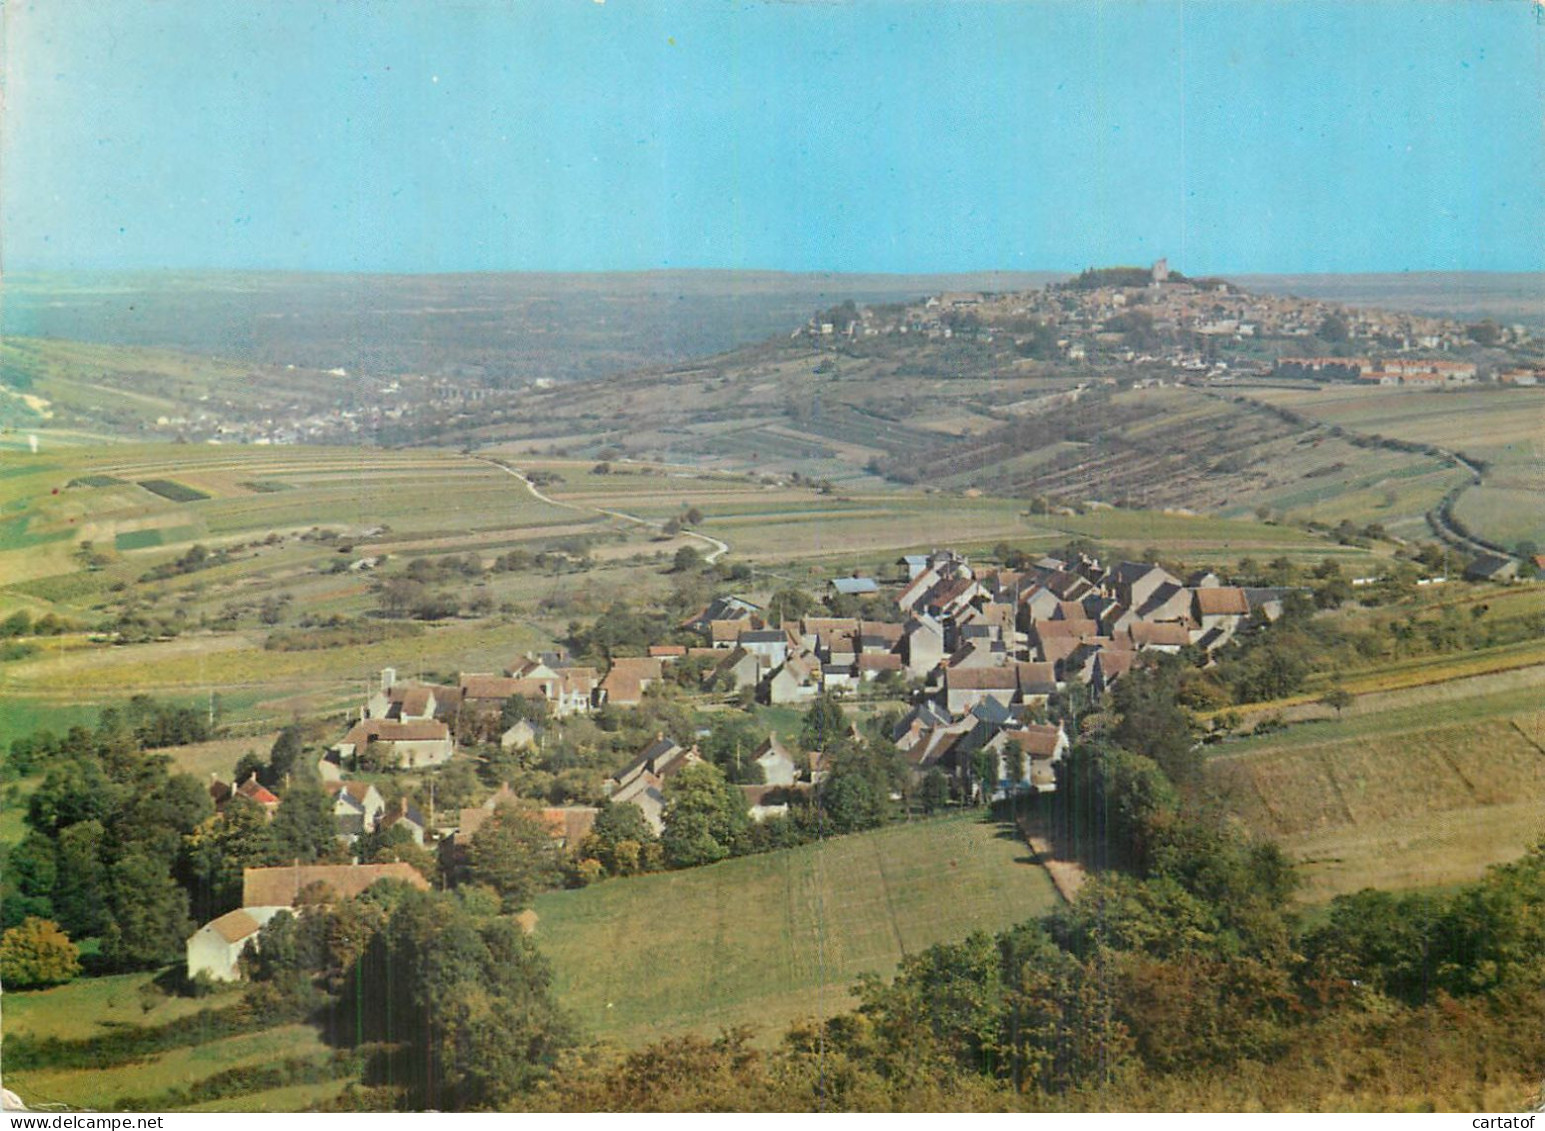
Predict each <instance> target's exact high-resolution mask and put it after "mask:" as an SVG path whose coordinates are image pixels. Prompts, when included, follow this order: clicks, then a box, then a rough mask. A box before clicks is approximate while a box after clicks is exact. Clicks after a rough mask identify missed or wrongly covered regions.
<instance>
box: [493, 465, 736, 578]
mask: <svg viewBox="0 0 1545 1131" xmlns="http://www.w3.org/2000/svg"><path fill="white" fill-rule="evenodd" d="M472 458H473V459H475V460H478V461H479V462H481V463H486V464H488V465H489V466H490V467H497V468H498V469H499V470H500V471H502V472H504V473H505V474H507V475H513V476H514V477H515V478H516V479H519V480H520V481H521V482H522V483H524V484H525V485H526V490H528V491H530V492H531V496H532V498H535V499H539V500H541V501H542V502H544V503H546V504H547V505H548V506H553V507H562V508H564V509H565V510H571V511H594V512H595V513H596V514H604V515H607V516H608V517H611V518H620V519H622V520H624V521H625V522H636V523H638V525H640V526H647V527H649V528H650V529H652V530H659V529H661V528H662V527H663V526H664V525H665V524H664V523H663V522H654V521H652V520H651V519H647V518H640V517H639V516H638V515H636V514H628V513H627V512H626V511H614V510H608V509H607V508H606V507H588V506H584V505H582V504H580V503H566V502H564V501H563V500H562V499H555V498H553V497H552V496H551V495H548V494H546V493H544V492H543V491H542V489H541V488H539V487H538V486H537V485H536V484H535V483H533V482H531V480H530V479H528V478H526V476H525V475H524V474H523V473H522V472H521V471H519V470H518V469H516V468H513V467H511V466H510V465H509V464H505V463H500V462H499V461H498V460H496V459H489V458H488V457H486V456H473V457H472ZM681 534H682V537H684V538H694V539H696V540H697V541H699V542H702V543H703V544H704V545H706V546H710V547H712V552H711V553H709V554H707V555H705V556H704V558H703V560H704V561H705V562H707V563H708V564H709V565H713V564H714V563H715V562H717V561H718V560H719V559H720V558H722V557H723V556H724V555H725V554H727V553H729V552H730V544H729V543H728V542H722V541H720V540H719V539H718V538H710V537H709V536H708V535H707V534H699V533H698V532H697V531H695V530H683V531H682V532H681Z"/></svg>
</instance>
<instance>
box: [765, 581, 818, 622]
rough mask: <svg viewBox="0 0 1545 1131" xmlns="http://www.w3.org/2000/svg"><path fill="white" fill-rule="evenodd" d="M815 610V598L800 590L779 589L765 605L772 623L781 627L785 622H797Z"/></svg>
mask: <svg viewBox="0 0 1545 1131" xmlns="http://www.w3.org/2000/svg"><path fill="white" fill-rule="evenodd" d="M814 608H815V598H814V597H812V596H810V594H808V593H806V592H805V591H804V590H802V589H780V590H778V591H777V592H776V593H774V594H773V595H772V600H770V601H769V602H768V603H767V609H768V612H770V613H771V614H772V618H773V623H774V624H776V625H780V626H781V625H782V624H783V622H784V621H787V620H799V619H800V618H801V617H804V616H808V615H809V613H810V610H812V609H814Z"/></svg>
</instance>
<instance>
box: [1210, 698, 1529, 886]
mask: <svg viewBox="0 0 1545 1131" xmlns="http://www.w3.org/2000/svg"><path fill="white" fill-rule="evenodd" d="M1490 699H1491V701H1488V697H1486V696H1482V697H1478V698H1476V699H1473V700H1470V701H1468V702H1446V703H1434V704H1433V706H1432V707H1429V708H1422V707H1420V706H1411V705H1405V706H1404V708H1403V709H1401V710H1398V711H1397V710H1391V711H1389V712H1388V713H1387V714H1384V715H1382V716H1381V715H1372V716H1366V717H1363V718H1354V719H1352V720H1350V721H1348V722H1347V723H1344V724H1333V725H1331V726H1330V728H1329V733H1328V735H1327V737H1326V738H1325V739H1324V740H1323V741H1313V740H1312V739H1310V738H1309V736H1310V735H1312V734H1314V733H1316V732H1313V731H1301V732H1300V733H1298V734H1293V733H1292V732H1289V734H1287V735H1284V736H1281V737H1280V738H1278V737H1277V736H1273V737H1272V738H1269V739H1258V740H1255V741H1254V742H1251V743H1249V744H1247V751H1246V752H1244V753H1238V754H1228V753H1226V754H1223V755H1220V756H1219V757H1216V758H1215V759H1213V761H1212V762H1211V763H1210V765H1209V772H1210V774H1211V776H1212V779H1213V781H1214V783H1215V784H1216V785H1217V786H1218V787H1219V788H1220V789H1221V790H1222V791H1223V792H1224V794H1225V796H1226V797H1227V799H1228V804H1229V807H1230V809H1231V810H1232V811H1233V812H1236V813H1238V814H1239V815H1240V817H1241V818H1242V819H1244V820H1245V822H1246V823H1247V824H1249V825H1250V826H1251V827H1252V828H1255V829H1256V830H1258V831H1259V832H1261V833H1263V834H1265V835H1267V836H1270V837H1272V838H1273V839H1275V840H1277V841H1278V842H1279V843H1280V844H1281V845H1282V846H1283V847H1284V848H1285V849H1286V850H1287V851H1288V853H1289V854H1290V855H1291V856H1292V857H1294V858H1295V859H1297V860H1299V861H1300V863H1301V865H1302V867H1301V869H1300V871H1301V874H1302V876H1303V878H1304V880H1305V884H1306V890H1305V896H1306V898H1309V899H1310V900H1323V899H1328V898H1329V897H1330V896H1332V895H1336V894H1339V893H1342V892H1348V891H1355V890H1358V889H1360V888H1362V887H1367V886H1377V887H1425V886H1433V885H1440V884H1449V883H1454V882H1458V881H1460V880H1471V879H1475V878H1477V877H1478V876H1479V875H1480V874H1481V872H1483V871H1484V870H1485V868H1486V867H1487V866H1489V865H1491V864H1496V863H1500V862H1502V861H1506V860H1510V859H1513V858H1515V857H1517V856H1518V855H1519V854H1520V853H1521V852H1522V851H1523V849H1524V848H1525V847H1526V846H1527V845H1529V844H1530V843H1532V842H1533V841H1534V840H1535V839H1537V838H1538V837H1539V836H1541V835H1542V834H1545V747H1542V746H1541V745H1540V743H1539V738H1540V737H1541V736H1542V734H1545V714H1542V713H1541V712H1539V711H1537V710H1527V709H1526V710H1522V711H1519V710H1517V709H1516V708H1517V706H1518V705H1521V704H1526V703H1527V704H1531V705H1537V703H1538V698H1537V697H1536V696H1535V695H1534V694H1533V693H1532V692H1531V691H1529V690H1528V689H1525V690H1523V691H1516V690H1515V691H1511V692H1501V693H1497V694H1495V695H1494V696H1493V697H1490ZM1492 706H1498V707H1502V708H1509V707H1511V708H1513V710H1512V711H1504V712H1503V713H1495V714H1494V713H1493V712H1492V711H1491V710H1490V709H1489V708H1491V707H1492ZM1424 719H1431V720H1434V721H1431V722H1426V723H1425V724H1424V721H1423V720H1424ZM1452 720H1458V721H1452ZM1338 734H1345V735H1346V736H1345V737H1331V735H1338Z"/></svg>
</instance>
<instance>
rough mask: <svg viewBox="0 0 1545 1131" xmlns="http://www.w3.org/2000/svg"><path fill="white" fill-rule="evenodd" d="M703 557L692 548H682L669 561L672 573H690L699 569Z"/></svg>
mask: <svg viewBox="0 0 1545 1131" xmlns="http://www.w3.org/2000/svg"><path fill="white" fill-rule="evenodd" d="M702 565H703V555H701V554H699V553H698V552H697V549H696V548H695V547H693V546H682V547H680V548H679V549H677V551H676V556H675V557H674V558H672V559H671V572H672V573H691V572H693V571H694V570H697V569H701V568H702Z"/></svg>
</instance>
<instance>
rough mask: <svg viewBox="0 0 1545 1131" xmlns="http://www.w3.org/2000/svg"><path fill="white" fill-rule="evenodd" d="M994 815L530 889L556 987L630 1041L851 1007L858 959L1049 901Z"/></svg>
mask: <svg viewBox="0 0 1545 1131" xmlns="http://www.w3.org/2000/svg"><path fill="white" fill-rule="evenodd" d="M1056 898H1057V897H1056V895H1055V893H1054V891H1053V890H1052V886H1051V881H1050V879H1049V878H1048V877H1047V875H1046V873H1045V872H1044V871H1043V870H1042V869H1041V868H1040V867H1039V866H1038V865H1035V864H1032V863H1030V862H1029V859H1028V850H1027V849H1026V848H1025V846H1024V844H1023V843H1022V842H1019V841H1017V840H1016V839H1014V838H1013V837H1012V836H1011V835H1010V834H1009V833H1008V832H1007V831H1006V829H1005V828H1003V827H1000V826H998V825H995V824H992V823H990V822H987V821H984V820H983V819H981V818H980V817H977V816H972V815H966V816H958V817H952V818H940V819H935V820H930V821H919V822H916V823H910V824H905V825H895V826H891V827H888V828H885V829H882V830H879V831H877V832H872V833H865V834H861V835H856V836H847V837H839V838H836V839H833V840H829V841H826V842H824V843H821V844H816V845H808V846H805V847H802V848H796V849H790V850H787V851H781V852H771V853H766V854H763V855H759V856H748V857H743V858H741V859H738V860H730V861H726V862H724V863H721V864H716V865H712V866H710V867H706V868H694V869H690V870H688V871H684V872H671V873H663V874H659V875H653V876H644V877H639V878H635V879H628V880H612V881H608V882H605V883H602V884H599V885H596V886H594V887H590V888H586V889H584V890H581V891H574V892H555V893H549V894H547V895H544V896H541V897H539V898H538V900H537V903H536V911H537V915H538V921H537V927H536V939H537V943H538V945H539V946H540V947H541V949H542V951H543V953H545V954H546V955H547V956H548V957H549V958H550V959H551V960H552V962H553V965H554V966H555V968H556V969H557V973H558V991H559V996H560V999H561V1000H562V1001H564V1002H565V1004H567V1005H568V1007H569V1008H571V1009H573V1010H574V1011H575V1012H576V1014H577V1015H578V1016H579V1018H580V1020H581V1021H582V1022H583V1023H584V1024H585V1025H586V1026H587V1027H589V1028H590V1029H592V1030H593V1031H594V1032H596V1033H597V1034H598V1035H600V1036H603V1037H607V1038H610V1039H613V1040H616V1041H618V1042H621V1043H623V1044H638V1043H643V1042H644V1041H647V1040H652V1039H654V1038H655V1037H658V1036H661V1035H664V1034H668V1033H672V1032H683V1031H689V1030H691V1031H701V1032H713V1031H716V1030H717V1029H719V1028H720V1027H722V1026H726V1025H738V1024H749V1025H754V1026H757V1027H759V1028H761V1029H762V1030H763V1032H764V1035H772V1034H773V1031H774V1030H778V1029H781V1027H782V1026H784V1025H786V1024H787V1023H789V1022H791V1021H794V1020H796V1019H798V1018H801V1017H807V1016H830V1015H832V1014H834V1013H837V1012H839V1011H841V1010H844V1009H846V1008H848V1007H849V1006H850V1005H851V1004H852V998H851V996H850V994H849V988H850V987H851V986H852V984H853V982H854V979H855V978H856V977H857V976H858V975H859V974H861V973H864V972H865V971H873V972H875V973H878V974H882V975H886V976H888V975H890V974H891V973H892V972H893V971H894V969H895V967H896V964H897V962H898V961H900V959H901V958H902V957H903V956H904V955H906V954H912V953H916V952H917V951H919V950H922V949H924V948H926V947H928V946H930V945H932V944H934V943H937V942H943V941H945V940H948V939H958V938H962V937H964V936H965V935H966V934H968V933H970V932H971V931H973V930H977V929H983V930H998V929H1001V928H1003V927H1007V926H1009V925H1011V924H1014V923H1019V922H1023V921H1024V920H1026V919H1031V918H1035V917H1037V916H1039V915H1041V914H1042V913H1044V912H1045V911H1047V910H1049V909H1050V908H1051V907H1052V906H1053V905H1054V904H1055V902H1056Z"/></svg>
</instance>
